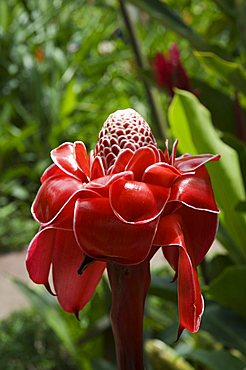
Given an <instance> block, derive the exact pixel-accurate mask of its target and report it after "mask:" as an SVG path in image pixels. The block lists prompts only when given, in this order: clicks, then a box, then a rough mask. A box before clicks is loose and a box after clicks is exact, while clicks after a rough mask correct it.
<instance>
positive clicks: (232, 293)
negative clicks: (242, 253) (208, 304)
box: [207, 266, 246, 318]
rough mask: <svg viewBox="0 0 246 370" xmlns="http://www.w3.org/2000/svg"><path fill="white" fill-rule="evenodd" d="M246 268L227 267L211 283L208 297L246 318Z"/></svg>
mask: <svg viewBox="0 0 246 370" xmlns="http://www.w3.org/2000/svg"><path fill="white" fill-rule="evenodd" d="M245 281H246V266H230V267H227V268H226V269H225V270H224V271H223V272H222V274H220V275H219V276H218V277H217V278H216V279H215V280H213V281H212V282H211V284H210V285H209V287H208V290H207V292H208V296H209V298H211V299H213V300H214V301H216V302H218V303H220V304H222V305H225V306H226V307H229V308H232V309H234V310H235V311H237V312H238V313H239V314H241V315H242V316H244V317H245V318H246V289H245Z"/></svg>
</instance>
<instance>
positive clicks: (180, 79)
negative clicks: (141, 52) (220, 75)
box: [152, 44, 197, 97]
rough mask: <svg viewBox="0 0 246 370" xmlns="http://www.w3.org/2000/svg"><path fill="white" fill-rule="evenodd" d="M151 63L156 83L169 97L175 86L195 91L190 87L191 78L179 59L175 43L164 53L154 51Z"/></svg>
mask: <svg viewBox="0 0 246 370" xmlns="http://www.w3.org/2000/svg"><path fill="white" fill-rule="evenodd" d="M152 65H153V73H154V79H155V81H156V84H157V85H158V86H159V87H160V88H164V89H166V91H167V93H168V94H169V95H170V96H171V97H173V95H174V88H175V87H178V88H179V89H182V90H187V91H191V92H193V93H197V91H193V89H192V86H191V80H190V78H189V76H188V74H187V72H186V70H185V67H184V65H183V64H182V62H181V60H180V53H179V48H178V46H177V45H176V44H173V45H172V46H171V47H170V49H169V50H168V52H167V53H166V54H162V53H156V55H155V57H154V60H153V62H152Z"/></svg>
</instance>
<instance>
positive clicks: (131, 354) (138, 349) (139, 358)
mask: <svg viewBox="0 0 246 370" xmlns="http://www.w3.org/2000/svg"><path fill="white" fill-rule="evenodd" d="M108 275H109V281H110V285H111V288H112V308H111V322H112V328H113V333H114V339H115V347H116V356H117V363H118V369H119V370H144V364H143V318H144V303H145V297H146V294H147V291H148V288H149V284H150V270H149V261H148V260H146V261H144V262H142V263H140V264H138V265H131V266H124V265H119V264H116V263H112V262H110V263H108Z"/></svg>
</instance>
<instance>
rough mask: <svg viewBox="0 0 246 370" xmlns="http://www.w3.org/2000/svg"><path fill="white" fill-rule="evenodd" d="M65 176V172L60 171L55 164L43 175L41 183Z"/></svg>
mask: <svg viewBox="0 0 246 370" xmlns="http://www.w3.org/2000/svg"><path fill="white" fill-rule="evenodd" d="M59 176H64V172H63V171H62V170H60V168H59V167H57V166H56V165H55V164H52V165H50V166H49V167H48V168H47V169H46V170H45V171H44V173H43V174H42V176H41V178H40V181H41V183H42V184H43V183H44V182H45V180H47V179H48V178H49V177H59Z"/></svg>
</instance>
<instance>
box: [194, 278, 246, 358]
mask: <svg viewBox="0 0 246 370" xmlns="http://www.w3.org/2000/svg"><path fill="white" fill-rule="evenodd" d="M235 285H236V282H235ZM201 329H202V330H205V331H207V332H209V333H210V334H211V335H212V336H213V337H214V338H215V339H216V340H218V341H219V342H220V343H222V344H223V345H224V346H226V347H229V348H236V349H238V350H239V351H240V352H242V353H243V354H244V355H246V320H245V319H243V318H242V317H241V316H239V315H238V314H236V313H235V312H234V311H231V310H229V309H226V308H222V307H221V306H219V305H218V304H215V303H211V302H206V309H205V311H204V314H203V318H202V323H201Z"/></svg>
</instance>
